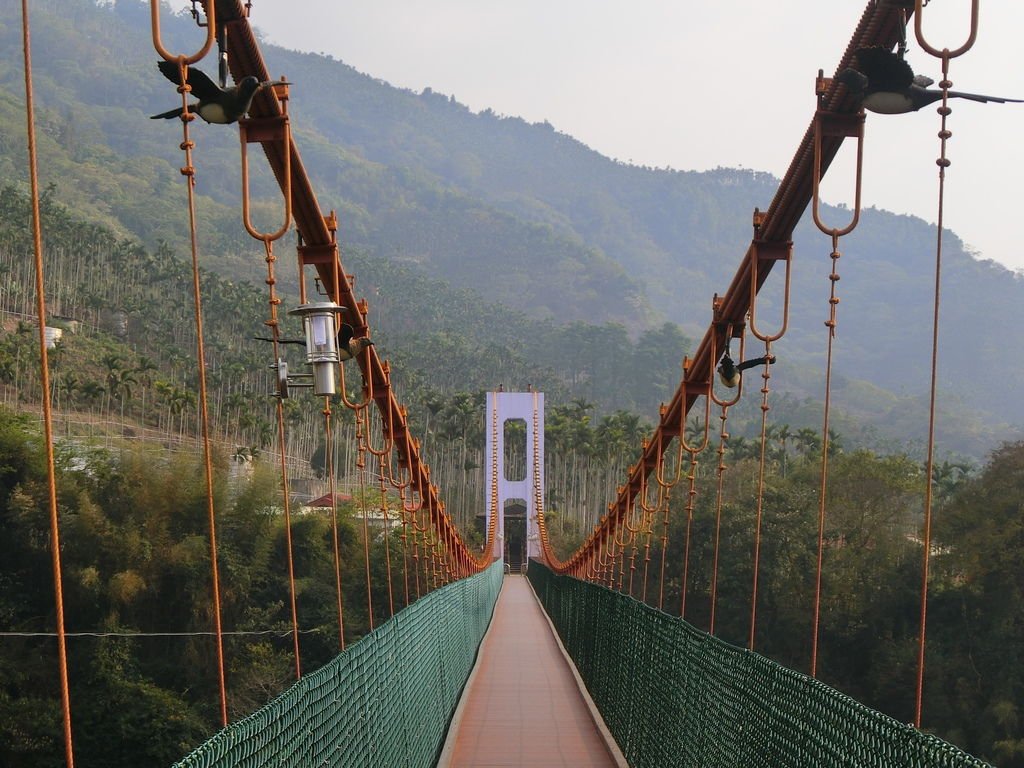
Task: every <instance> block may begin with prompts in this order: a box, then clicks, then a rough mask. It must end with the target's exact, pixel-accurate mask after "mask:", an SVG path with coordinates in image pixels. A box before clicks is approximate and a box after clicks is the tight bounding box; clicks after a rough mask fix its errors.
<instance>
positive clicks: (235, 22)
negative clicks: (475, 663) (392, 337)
mask: <svg viewBox="0 0 1024 768" xmlns="http://www.w3.org/2000/svg"><path fill="white" fill-rule="evenodd" d="M216 3H217V6H216V18H217V23H218V24H224V25H226V28H227V48H228V64H229V67H230V70H231V74H232V76H233V77H234V78H235V80H236V81H240V80H241V79H242V78H243V77H246V76H248V75H252V76H254V77H256V78H257V79H258V80H260V81H261V82H262V81H267V80H271V79H273V78H272V77H271V75H270V72H268V70H267V66H266V63H265V62H264V60H263V56H262V54H261V53H260V49H259V44H258V43H257V41H256V37H255V35H254V34H253V31H252V27H251V26H250V25H249V20H248V18H247V17H246V12H245V7H244V6H243V4H242V2H240V0H216ZM204 4H205V3H204ZM283 114H284V109H283V108H282V105H281V103H280V102H279V101H278V98H277V97H276V96H275V95H274V93H273V92H272V90H271V89H264V90H262V91H260V92H259V93H258V94H257V95H256V98H255V99H254V100H253V103H252V107H251V108H250V109H249V115H250V117H251V118H253V119H254V120H263V119H266V118H278V117H280V116H281V115H283ZM261 144H262V146H263V150H264V152H265V153H266V155H267V161H268V162H269V164H270V167H271V169H272V170H273V172H274V175H275V177H276V179H277V181H278V184H279V185H280V186H281V189H282V190H284V189H287V188H288V185H287V184H286V183H285V180H284V178H283V174H284V172H285V167H286V164H285V155H284V152H285V150H284V147H283V145H282V143H281V142H280V141H276V140H268V141H264V142H261ZM288 151H289V152H290V153H291V156H290V168H291V184H290V188H291V195H292V201H291V202H292V215H293V218H294V221H295V228H296V230H298V233H299V238H300V245H299V258H300V261H301V263H302V264H303V265H307V266H312V267H314V268H315V269H316V272H317V275H318V277H319V279H320V284H321V286H322V287H323V289H324V290H326V291H327V295H328V296H329V297H330V298H331V300H333V301H335V302H336V303H338V304H340V305H341V306H343V307H346V308H347V309H346V312H345V320H346V322H348V323H349V324H350V325H352V327H353V329H354V330H355V334H356V336H357V337H358V336H361V335H364V334H365V333H367V332H368V330H369V328H368V325H367V304H366V302H365V301H364V300H361V299H358V298H357V297H356V295H355V290H354V286H353V280H352V276H351V275H349V274H347V273H346V272H345V270H344V268H343V267H342V264H341V255H340V252H339V249H338V243H337V239H336V237H335V234H336V231H337V219H336V217H335V216H334V214H333V212H332V213H330V214H327V215H324V214H323V213H322V211H321V208H320V204H319V202H318V201H317V197H316V193H315V192H314V190H313V185H312V183H311V181H310V179H309V176H308V174H307V173H306V169H305V166H303V164H302V158H301V157H300V156H299V150H298V147H297V146H296V144H295V141H294V139H290V141H289V146H288ZM335 275H337V281H338V289H337V291H335V289H334V282H335ZM358 364H359V367H360V370H361V372H362V374H363V380H364V383H365V384H366V386H367V388H368V390H369V391H372V393H373V399H374V402H375V403H376V405H377V407H378V409H379V410H380V413H381V417H382V420H383V421H382V423H383V424H384V425H385V428H387V426H390V429H391V432H392V435H393V437H394V448H395V450H396V451H398V454H399V460H400V462H401V464H402V466H403V467H406V468H407V469H408V472H409V475H410V477H411V485H412V487H413V488H414V489H415V490H416V492H417V493H418V494H419V495H420V498H422V499H423V505H424V509H426V510H429V516H430V520H431V524H432V526H433V528H434V530H435V531H436V532H437V535H438V537H439V538H440V539H441V541H443V542H446V545H447V546H446V547H445V556H446V560H447V567H448V568H449V569H450V570H451V573H452V575H453V576H455V577H456V578H459V577H461V576H466V575H468V574H469V573H471V572H474V571H476V570H479V569H480V568H482V567H483V566H484V565H486V562H487V559H488V558H486V557H485V556H480V555H475V554H473V553H471V552H469V550H468V548H467V547H466V544H465V541H464V540H463V538H462V536H461V534H460V533H459V532H458V530H457V529H456V528H455V526H454V525H453V524H452V522H451V520H450V519H449V518H448V515H447V513H446V512H445V511H444V504H443V503H442V501H441V499H440V497H439V496H438V492H437V487H436V486H434V485H432V484H431V482H430V470H429V468H428V467H427V465H426V464H425V462H424V461H423V459H422V457H421V456H420V454H419V448H418V444H417V443H416V442H415V441H413V440H409V441H406V439H405V437H406V434H407V433H408V431H409V426H408V422H407V421H406V416H405V411H404V409H403V408H402V407H401V404H400V403H399V402H398V400H397V398H396V397H395V395H394V392H393V391H392V389H391V381H390V375H389V373H388V371H387V367H386V364H385V363H384V362H382V361H381V359H380V358H379V357H378V355H377V352H376V348H375V347H369V348H368V349H367V351H366V352H365V353H363V354H362V355H360V356H359V358H358ZM407 446H408V448H407Z"/></svg>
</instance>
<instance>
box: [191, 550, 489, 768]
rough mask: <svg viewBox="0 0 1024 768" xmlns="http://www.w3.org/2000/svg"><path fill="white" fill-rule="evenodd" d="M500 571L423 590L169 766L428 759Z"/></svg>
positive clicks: (366, 765) (421, 762)
mask: <svg viewBox="0 0 1024 768" xmlns="http://www.w3.org/2000/svg"><path fill="white" fill-rule="evenodd" d="M502 575H503V574H502V565H501V562H497V563H495V564H494V565H492V566H491V567H490V568H488V569H487V570H486V571H484V572H483V573H480V574H477V575H476V576H471V577H470V578H467V579H462V580H461V581H456V582H454V583H452V584H449V585H447V586H445V587H442V588H441V589H438V590H435V591H434V592H431V593H430V594H428V595H426V596H425V597H423V598H421V599H420V600H418V601H416V602H415V603H413V604H412V605H410V606H409V607H408V608H406V609H404V610H402V611H400V612H399V613H397V614H395V616H394V617H393V618H391V619H390V620H388V621H387V622H386V623H385V624H382V625H381V626H380V627H378V628H377V629H376V630H374V631H373V632H371V633H370V634H369V635H367V636H366V637H364V638H363V639H362V640H360V641H359V642H358V643H355V644H354V645H351V646H349V647H348V648H347V649H346V650H345V651H344V653H341V654H340V655H338V656H336V657H335V658H334V659H333V660H332V661H331V662H330V663H328V664H326V665H325V666H323V667H322V668H320V669H318V670H317V671H316V672H312V673H310V674H308V675H306V676H304V677H303V678H302V679H301V680H299V681H298V682H296V683H295V684H294V685H293V686H291V687H290V688H289V689H288V690H286V691H285V692H284V693H282V694H281V695H280V696H278V697H277V698H275V699H274V700H272V701H271V702H270V703H268V704H267V705H266V706H264V707H262V708H261V709H259V710H257V711H256V712H254V713H253V714H251V715H249V716H248V717H246V718H245V719H244V720H240V721H239V722H237V723H234V724H233V725H229V726H228V727H227V728H225V729H223V730H222V731H220V732H219V733H217V734H216V735H214V736H213V738H211V739H210V740H209V741H207V742H206V743H205V744H203V745H201V746H200V747H198V748H197V749H196V750H195V751H194V752H192V753H191V754H190V755H188V756H187V757H186V758H185V759H183V760H182V761H181V762H179V763H176V764H175V768H259V767H260V766H274V767H275V768H292V767H294V768H310V767H311V766H344V767H345V768H350V767H351V768H400V767H408V768H414V767H416V766H423V767H424V768H428V767H429V766H433V765H434V764H435V763H436V762H437V756H438V754H439V753H440V751H441V747H442V744H443V741H444V736H445V732H446V730H447V728H448V722H449V721H450V720H451V716H452V713H453V712H454V711H455V706H456V704H458V700H459V696H460V694H461V692H462V688H463V686H464V685H465V684H466V679H467V678H468V677H469V673H470V671H471V670H472V668H473V662H474V659H475V658H476V653H477V649H478V647H479V646H480V641H481V639H482V638H483V635H484V632H485V631H486V629H487V626H488V624H489V623H490V620H491V614H492V613H493V611H494V603H495V601H496V600H497V597H498V591H499V590H500V589H501V579H502Z"/></svg>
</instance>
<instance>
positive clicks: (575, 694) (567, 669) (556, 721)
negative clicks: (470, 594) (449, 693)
mask: <svg viewBox="0 0 1024 768" xmlns="http://www.w3.org/2000/svg"><path fill="white" fill-rule="evenodd" d="M617 753H618V749H617V748H616V747H615V746H614V742H612V739H611V736H610V734H608V732H607V730H606V729H605V727H604V723H603V721H601V719H600V715H599V714H598V713H597V710H596V709H594V708H593V705H592V704H591V703H589V697H587V695H586V693H585V692H584V691H582V690H581V687H580V685H579V683H578V682H577V678H576V676H575V675H574V669H573V667H572V666H571V663H570V662H569V660H568V658H567V657H566V656H565V655H564V653H563V651H562V649H561V646H560V645H559V642H558V640H557V638H556V636H555V633H554V630H553V629H552V627H551V624H550V623H549V622H548V620H547V617H546V616H545V614H544V612H543V610H542V609H541V607H540V603H539V602H538V601H537V598H536V597H535V596H534V593H533V590H532V589H531V587H530V584H529V582H528V581H527V580H526V577H525V576H521V575H519V574H513V575H508V576H506V577H505V579H504V583H503V584H502V588H501V593H500V595H499V596H498V602H497V605H496V606H495V609H494V618H493V619H492V621H491V626H490V629H489V630H488V632H487V635H486V636H485V638H484V641H483V644H482V645H481V647H480V655H479V657H478V659H477V664H476V667H475V668H474V670H473V673H472V675H471V677H470V678H469V682H467V684H466V689H465V691H463V694H462V699H461V701H460V702H459V706H458V709H457V710H456V712H455V716H454V717H453V719H452V725H451V728H450V729H449V733H448V738H447V740H446V742H445V746H444V750H443V752H442V754H441V760H440V762H439V763H438V768H492V766H493V767H497V766H501V767H502V768H505V767H507V766H523V767H524V768H526V767H528V768H570V767H571V768H582V766H587V767H588V768H602V767H603V766H610V767H611V768H615V766H625V765H626V763H625V761H624V760H623V759H622V757H621V754H617Z"/></svg>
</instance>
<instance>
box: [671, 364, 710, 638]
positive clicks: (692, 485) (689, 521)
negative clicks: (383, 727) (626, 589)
mask: <svg viewBox="0 0 1024 768" xmlns="http://www.w3.org/2000/svg"><path fill="white" fill-rule="evenodd" d="M687 362H688V361H687ZM684 367H686V368H688V367H689V366H686V365H684ZM688 383H689V382H688ZM710 387H711V380H710V379H709V380H708V389H706V390H705V391H704V392H703V397H704V429H703V433H704V434H703V436H702V439H701V441H700V444H699V445H690V443H689V441H688V440H687V438H686V424H685V422H683V419H684V418H685V413H683V412H682V409H680V421H681V422H683V423H681V424H680V425H679V438H678V439H679V448H680V450H681V451H682V450H685V451H686V453H687V455H689V457H690V471H689V472H688V473H687V485H688V488H687V493H686V540H685V543H684V549H683V583H682V589H681V591H682V596H681V598H680V602H679V617H680V618H682V619H685V618H686V597H687V592H688V590H689V582H690V536H691V532H692V529H693V508H694V504H695V503H696V500H697V463H698V462H697V456H698V455H699V454H700V453H702V452H703V451H704V449H705V448H707V447H708V439H709V437H710V431H709V429H710V422H711V390H710ZM679 458H680V461H681V460H682V456H681V455H680V457H679Z"/></svg>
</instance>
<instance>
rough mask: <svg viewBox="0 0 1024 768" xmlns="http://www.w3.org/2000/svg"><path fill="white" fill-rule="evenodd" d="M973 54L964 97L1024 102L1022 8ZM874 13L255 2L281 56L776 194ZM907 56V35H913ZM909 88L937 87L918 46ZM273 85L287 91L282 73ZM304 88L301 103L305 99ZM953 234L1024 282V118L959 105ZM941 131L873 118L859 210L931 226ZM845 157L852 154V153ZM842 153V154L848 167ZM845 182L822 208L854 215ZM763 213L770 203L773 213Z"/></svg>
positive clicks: (539, 1) (532, 0)
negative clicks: (820, 102)
mask: <svg viewBox="0 0 1024 768" xmlns="http://www.w3.org/2000/svg"><path fill="white" fill-rule="evenodd" d="M981 6H982V8H981V18H980V31H979V35H978V42H977V44H976V45H975V47H974V48H973V49H972V50H971V51H969V52H968V53H967V54H965V56H964V57H962V58H959V59H955V60H954V61H953V62H952V65H951V69H950V75H951V79H952V80H953V82H954V89H960V90H965V91H974V92H980V93H987V94H990V95H999V96H1009V97H1019V98H1024V62H1022V61H1021V59H1022V55H1024V53H1022V52H1024V46H1022V45H1020V42H1019V40H1020V39H1021V38H1022V37H1024V3H1021V2H998V3H996V2H983V3H981ZM864 7H865V2H864V0H830V1H829V2H826V3H822V2H820V0H772V2H764V0H733V1H731V2H729V1H728V0H718V1H717V2H706V1H705V2H695V1H694V0H671V1H669V0H630V1H629V2H626V1H625V0H515V2H505V3H500V4H499V3H495V2H492V1H489V0H483V1H481V0H472V1H471V0H430V1H429V2H428V1H427V0H372V2H367V1H366V0H363V2H358V3H356V2H352V1H351V0H256V2H255V3H254V5H253V9H252V16H251V19H250V20H251V22H252V23H253V25H254V26H256V27H257V28H259V29H260V30H261V31H262V33H263V34H264V36H265V37H266V38H267V39H268V40H269V41H271V42H274V43H277V44H279V45H282V46H285V47H288V48H294V49H298V50H304V51H312V52H323V53H329V54H331V55H332V56H334V57H335V58H338V59H341V60H342V61H344V62H346V63H347V64H350V65H352V66H354V67H355V68H356V69H358V70H360V71H362V72H365V73H367V74H369V75H372V76H374V77H378V78H381V79H383V80H385V81H387V82H389V83H392V84H393V85H396V86H399V87H403V88H410V89H413V90H415V91H419V90H422V89H423V88H425V87H430V88H433V89H434V90H435V91H439V92H441V93H445V94H452V95H454V96H455V97H456V99H457V100H458V101H460V102H462V103H464V104H466V105H468V106H469V107H470V108H471V109H472V110H474V111H480V110H483V109H486V108H491V109H493V110H494V111H495V112H498V113H499V114H505V115H517V116H520V117H522V118H524V119H526V120H528V121H531V122H538V121H542V120H547V121H549V122H550V123H552V124H553V125H554V126H555V128H556V129H558V130H559V131H562V132H564V133H567V134H570V135H572V136H574V137H576V138H578V139H579V140H581V141H582V142H584V143H585V144H587V145H589V146H590V147H592V148H593V149H595V150H597V151H599V152H601V153H603V154H605V155H608V156H610V157H614V158H617V159H621V160H624V161H632V162H634V163H637V164H641V165H650V166H656V167H664V166H671V167H672V168H678V169H686V170H689V169H693V170H704V169H708V168H714V167H716V166H731V167H744V168H751V169H755V170H763V171H769V172H771V173H773V174H775V175H776V176H781V175H782V174H783V173H784V172H785V170H786V168H787V167H788V164H789V161H790V159H791V158H792V156H793V152H794V150H795V149H796V146H797V144H798V142H799V140H800V138H801V136H802V135H803V131H804V130H805V129H806V127H807V126H808V125H809V123H810V120H811V117H812V114H813V110H814V90H813V89H814V77H815V75H816V73H817V70H818V69H819V68H822V69H824V70H825V72H826V74H832V73H833V72H834V70H835V67H836V64H837V63H838V60H839V57H840V55H841V53H842V51H843V50H844V49H845V47H846V44H847V43H848V41H849V39H850V36H851V34H852V31H853V28H854V26H855V25H856V22H857V21H858V19H859V18H860V15H861V14H862V12H863V10H864ZM969 7H970V3H969V0H932V2H931V5H930V6H929V7H928V8H927V9H926V10H925V17H924V20H925V27H926V33H927V34H928V35H929V38H930V39H931V40H932V43H933V45H936V46H937V47H942V46H948V47H950V48H955V47H958V46H959V45H960V44H961V42H963V41H964V40H965V39H966V36H967V27H968V18H969ZM909 34H910V37H911V38H913V29H912V28H911V30H909ZM908 60H909V61H910V63H911V65H912V66H913V67H914V69H915V71H916V72H918V73H920V74H926V75H929V76H930V77H932V78H934V79H935V80H939V79H941V78H940V72H941V69H940V64H939V61H938V60H937V59H934V58H932V57H930V56H929V55H927V54H926V53H925V52H924V51H922V50H920V49H919V48H918V46H917V44H916V42H915V41H914V40H913V39H911V48H910V53H909V54H908ZM271 74H272V75H275V76H276V75H280V74H284V75H287V74H289V73H287V72H284V73H276V72H272V73H271ZM302 87H303V84H302V83H296V84H295V86H294V87H293V97H294V98H302ZM953 107H954V110H953V114H952V116H951V117H950V122H949V126H950V128H951V130H952V131H953V138H952V140H951V141H950V143H949V148H948V154H949V157H950V158H951V160H952V163H953V164H952V167H951V168H950V169H949V171H948V172H947V191H946V214H945V222H946V225H947V226H948V227H949V228H951V229H953V230H954V231H955V232H957V234H959V235H960V236H961V237H962V238H963V239H964V240H965V241H966V242H967V243H968V245H969V246H970V247H971V248H973V249H974V250H976V251H978V252H980V255H981V256H982V257H983V258H991V259H995V260H997V261H999V262H1001V263H1003V264H1005V265H1007V266H1008V267H1011V268H1014V269H1024V248H1021V247H1019V245H1018V243H1019V242H1020V235H1019V231H1018V230H1017V229H1016V224H1017V220H1018V218H1020V217H1024V210H1022V209H1021V203H1022V199H1024V195H1022V194H1021V191H1020V183H1019V182H1018V180H1017V177H1018V175H1019V174H1020V173H1021V171H1022V169H1024V104H1005V105H1001V104H976V103H974V102H966V101H955V102H953ZM938 130H939V117H938V115H936V113H935V111H934V109H933V108H926V109H924V110H922V111H921V112H920V113H916V114H912V115H901V116H882V115H872V114H869V115H868V125H867V138H866V142H865V153H866V162H865V181H864V203H865V205H875V206H878V207H880V208H885V209H887V210H891V211H895V212H898V213H910V214H914V215H917V216H921V217H922V218H925V219H927V220H928V221H932V222H934V221H935V211H936V201H937V168H936V166H935V159H936V157H938V152H939V146H938V144H939V141H938V138H937V137H936V133H937V131H938ZM847 144H848V145H852V142H847ZM846 151H847V150H846V149H844V154H845V152H846ZM842 171H843V168H842V166H836V167H835V168H834V170H833V171H832V172H830V174H829V178H828V179H827V180H826V183H825V186H824V196H825V199H826V200H828V201H830V202H843V201H846V200H847V197H848V194H849V190H850V189H851V182H850V181H849V174H843V173H842ZM768 202H769V201H768V200H766V201H765V204H766V205H767V203H768Z"/></svg>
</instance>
